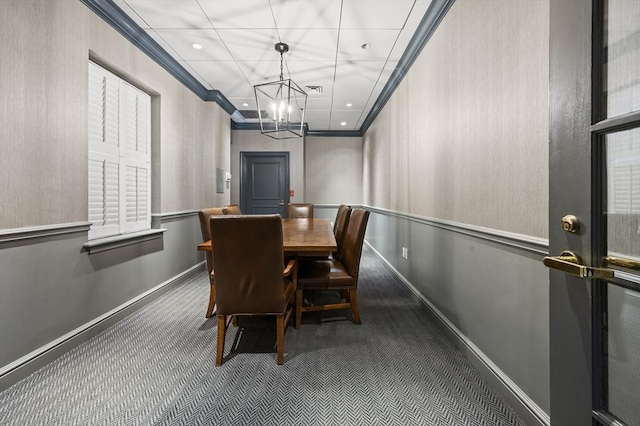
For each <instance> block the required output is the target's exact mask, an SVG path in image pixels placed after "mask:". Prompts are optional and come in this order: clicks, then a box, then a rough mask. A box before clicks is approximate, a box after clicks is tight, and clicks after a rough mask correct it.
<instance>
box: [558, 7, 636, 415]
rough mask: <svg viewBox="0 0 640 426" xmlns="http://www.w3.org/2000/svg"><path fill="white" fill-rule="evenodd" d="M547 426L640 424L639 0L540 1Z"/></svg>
mask: <svg viewBox="0 0 640 426" xmlns="http://www.w3.org/2000/svg"><path fill="white" fill-rule="evenodd" d="M550 110H551V113H550V123H549V124H550V130H551V132H550V150H549V153H550V161H549V173H550V175H549V177H550V194H549V195H550V199H549V215H550V216H549V252H550V256H549V257H548V258H545V264H546V265H547V266H549V267H550V273H549V277H550V284H549V285H550V287H549V303H550V305H549V308H550V310H549V323H550V324H549V325H550V351H551V359H550V361H551V364H550V365H551V372H550V373H551V377H550V380H551V382H550V384H551V413H550V414H551V423H552V425H559V426H566V425H569V426H570V425H580V426H584V425H588V424H594V425H640V397H639V395H640V270H639V269H640V268H639V266H640V1H637V0H594V1H593V2H591V1H567V0H551V9H550Z"/></svg>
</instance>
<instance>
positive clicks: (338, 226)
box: [333, 204, 351, 260]
mask: <svg viewBox="0 0 640 426" xmlns="http://www.w3.org/2000/svg"><path fill="white" fill-rule="evenodd" d="M350 216H351V207H350V206H347V205H345V204H340V207H338V213H336V221H335V222H333V235H334V236H335V237H336V243H337V245H338V250H337V251H335V252H333V258H334V259H336V260H340V258H341V256H342V253H341V252H342V244H343V242H344V236H345V233H346V231H347V225H348V224H349V217H350Z"/></svg>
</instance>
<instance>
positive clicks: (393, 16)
mask: <svg viewBox="0 0 640 426" xmlns="http://www.w3.org/2000/svg"><path fill="white" fill-rule="evenodd" d="M413 3H414V2H413V0H395V1H375V0H373V1H372V0H368V1H345V2H344V3H343V5H342V21H341V25H342V28H344V29H346V28H377V29H398V30H399V29H401V28H402V27H404V23H405V21H406V20H407V17H408V16H409V13H410V12H411V7H412V6H413Z"/></svg>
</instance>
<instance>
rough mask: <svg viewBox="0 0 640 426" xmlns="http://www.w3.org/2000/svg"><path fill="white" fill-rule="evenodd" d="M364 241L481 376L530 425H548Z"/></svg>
mask: <svg viewBox="0 0 640 426" xmlns="http://www.w3.org/2000/svg"><path fill="white" fill-rule="evenodd" d="M365 244H366V245H367V246H368V247H369V248H370V249H371V251H373V252H374V253H375V254H376V255H377V256H378V257H379V258H380V259H381V260H382V261H383V263H384V264H385V265H386V266H387V267H388V268H389V269H390V270H391V271H392V272H393V273H394V274H395V275H396V276H397V277H398V278H399V279H400V280H401V281H402V282H403V283H404V284H405V285H406V286H407V287H408V288H409V289H410V290H411V291H412V292H413V293H414V294H415V296H416V297H417V298H418V299H419V300H420V301H421V302H422V303H423V306H424V307H425V308H426V312H427V314H428V315H429V317H430V318H431V320H433V322H434V323H435V324H436V325H437V326H438V327H439V328H440V329H441V330H442V331H444V333H445V334H446V335H447V337H448V338H449V340H451V341H452V342H453V344H454V345H456V347H457V348H458V349H459V350H460V351H461V352H462V353H463V354H464V355H465V357H466V358H467V359H468V360H469V361H470V362H471V363H472V364H473V366H474V367H475V368H476V369H477V370H478V371H479V372H480V374H482V376H483V377H484V378H485V379H486V380H487V381H488V382H489V383H490V384H491V386H493V387H494V388H495V389H496V390H497V391H498V392H499V393H500V395H501V396H502V397H503V398H504V399H505V400H506V401H507V403H508V404H509V405H510V406H511V407H513V409H514V410H515V411H516V412H517V413H518V415H520V416H521V417H522V418H523V420H524V421H525V422H527V424H528V425H530V426H549V425H550V418H549V415H548V414H547V413H545V411H544V410H543V409H542V408H540V407H539V406H538V405H537V404H536V403H535V402H534V401H533V400H532V399H531V398H529V397H528V396H527V394H526V393H525V392H524V391H523V390H522V389H520V388H519V387H518V385H516V384H515V383H514V382H513V381H512V380H511V379H510V378H509V377H508V376H507V375H506V374H505V373H504V372H503V371H502V370H500V368H499V367H498V366H497V365H495V364H494V363H493V362H492V361H491V360H490V359H489V358H488V357H487V356H486V355H485V354H484V353H483V352H482V351H481V350H480V348H478V347H477V346H476V345H475V344H474V343H473V342H472V341H471V340H470V339H469V338H468V337H467V336H465V335H464V334H463V333H462V332H461V331H460V330H459V329H458V328H457V327H456V326H455V325H454V324H453V323H452V322H451V321H449V320H448V319H447V317H446V316H445V315H444V314H443V313H442V312H440V310H438V308H436V307H435V306H434V305H433V304H432V303H431V302H430V301H429V300H428V299H427V298H426V297H424V296H423V295H422V294H421V293H420V292H419V291H418V290H417V289H416V288H415V287H414V286H413V285H412V284H411V283H410V282H409V281H408V280H407V279H406V278H405V277H404V276H403V275H402V274H401V273H400V272H399V271H398V270H397V269H396V268H395V267H394V266H393V265H392V264H391V263H390V262H389V261H388V260H387V259H385V258H384V256H382V254H380V252H378V251H377V250H376V249H375V248H374V247H373V246H372V245H371V244H369V243H368V242H367V241H365Z"/></svg>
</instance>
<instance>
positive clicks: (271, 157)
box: [240, 152, 289, 217]
mask: <svg viewBox="0 0 640 426" xmlns="http://www.w3.org/2000/svg"><path fill="white" fill-rule="evenodd" d="M240 170H241V177H240V200H241V201H240V203H241V204H240V207H241V208H242V212H243V213H246V214H279V215H280V216H282V217H285V214H286V206H287V204H288V203H289V153H288V152H241V153H240Z"/></svg>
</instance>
